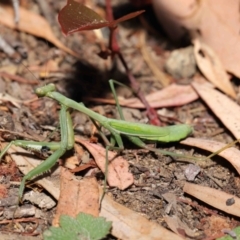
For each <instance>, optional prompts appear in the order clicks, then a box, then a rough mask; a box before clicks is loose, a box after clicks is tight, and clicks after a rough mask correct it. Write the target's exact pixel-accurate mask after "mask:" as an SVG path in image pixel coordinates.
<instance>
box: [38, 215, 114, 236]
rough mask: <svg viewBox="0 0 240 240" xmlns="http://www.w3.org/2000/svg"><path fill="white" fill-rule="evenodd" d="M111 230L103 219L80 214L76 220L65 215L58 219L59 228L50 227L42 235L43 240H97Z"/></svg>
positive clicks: (108, 223) (109, 223) (109, 224)
mask: <svg viewBox="0 0 240 240" xmlns="http://www.w3.org/2000/svg"><path fill="white" fill-rule="evenodd" d="M110 229H111V222H107V221H106V220H105V218H103V217H94V216H92V215H90V214H85V213H80V214H78V215H77V217H76V219H75V218H72V217H70V216H67V215H62V216H61V217H60V227H59V228H56V227H50V228H49V230H46V231H45V232H44V233H43V237H44V240H69V239H71V240H85V239H86V240H98V239H102V238H104V237H105V236H106V235H107V234H108V233H109V231H110Z"/></svg>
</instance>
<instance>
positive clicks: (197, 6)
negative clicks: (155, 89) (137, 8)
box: [152, 0, 240, 78]
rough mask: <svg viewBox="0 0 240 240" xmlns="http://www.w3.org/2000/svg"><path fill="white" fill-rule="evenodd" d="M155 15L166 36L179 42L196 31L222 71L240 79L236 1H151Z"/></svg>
mask: <svg viewBox="0 0 240 240" xmlns="http://www.w3.org/2000/svg"><path fill="white" fill-rule="evenodd" d="M152 1H153V6H154V8H155V12H156V16H157V17H158V18H159V21H160V22H161V23H162V25H163V27H164V28H165V30H166V31H167V33H168V34H169V35H170V36H171V37H172V38H173V39H174V40H175V41H178V40H179V39H180V38H182V37H183V36H184V35H186V31H189V32H190V33H191V32H192V31H195V32H196V30H197V33H198V38H199V39H200V40H202V41H203V42H204V43H206V44H207V45H208V46H210V47H211V48H212V49H213V50H214V52H215V53H216V55H217V56H218V57H219V59H220V61H221V62H222V64H223V66H224V69H225V70H226V71H228V72H231V73H233V74H234V75H236V76H237V77H238V78H240V68H239V62H240V39H239V27H240V23H239V17H240V13H239V1H235V0H231V1H226V0H218V2H217V4H216V0H204V1H197V0H185V1H183V2H182V4H181V5H179V4H176V1H175V0H152Z"/></svg>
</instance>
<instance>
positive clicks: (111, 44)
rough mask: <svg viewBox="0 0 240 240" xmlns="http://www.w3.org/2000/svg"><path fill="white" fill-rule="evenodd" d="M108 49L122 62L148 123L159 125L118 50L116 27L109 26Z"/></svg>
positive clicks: (108, 9)
mask: <svg viewBox="0 0 240 240" xmlns="http://www.w3.org/2000/svg"><path fill="white" fill-rule="evenodd" d="M105 2H106V13H107V20H108V21H109V22H111V21H113V14H112V7H111V2H110V0H106V1H105ZM109 49H110V50H111V51H112V57H114V56H115V55H117V56H118V57H119V59H120V61H121V62H122V64H123V66H124V68H125V70H126V73H127V76H128V79H129V82H130V85H131V88H132V89H133V91H134V93H135V94H136V95H137V96H138V98H139V99H140V100H141V101H142V103H143V104H144V106H145V107H146V110H147V115H148V117H149V120H150V123H151V124H153V125H157V126H159V125H161V122H160V120H159V118H158V115H157V112H156V111H155V109H154V108H152V107H151V106H150V105H149V103H148V102H147V100H146V98H145V96H144V95H143V93H142V92H141V91H140V86H139V84H138V82H137V81H136V79H135V77H134V76H133V75H132V73H131V71H130V70H129V68H128V66H127V63H126V61H125V59H124V57H123V55H122V54H121V52H120V48H119V45H118V42H117V38H116V28H110V37H109Z"/></svg>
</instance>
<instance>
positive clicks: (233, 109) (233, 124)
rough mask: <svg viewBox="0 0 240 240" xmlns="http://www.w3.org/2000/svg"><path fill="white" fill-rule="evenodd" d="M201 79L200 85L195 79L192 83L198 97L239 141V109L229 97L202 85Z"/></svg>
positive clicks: (206, 85)
mask: <svg viewBox="0 0 240 240" xmlns="http://www.w3.org/2000/svg"><path fill="white" fill-rule="evenodd" d="M202 80H203V79H201V83H199V82H198V80H197V78H195V79H194V82H192V86H193V87H194V88H195V90H196V92H197V93H198V94H199V95H200V97H201V98H202V99H203V100H204V101H205V102H206V104H207V105H208V106H209V107H210V108H211V110H212V111H213V112H214V113H215V115H216V116H217V117H218V118H219V119H220V121H221V122H222V123H223V124H224V125H225V126H226V127H227V128H228V129H229V131H231V132H232V134H233V135H234V136H235V137H236V138H237V139H239V138H240V128H239V123H240V107H239V105H237V104H236V103H235V102H234V101H232V100H231V99H230V98H229V97H227V96H226V95H225V94H222V93H221V92H219V91H217V90H215V89H213V88H211V87H209V85H208V84H204V83H203V81H202Z"/></svg>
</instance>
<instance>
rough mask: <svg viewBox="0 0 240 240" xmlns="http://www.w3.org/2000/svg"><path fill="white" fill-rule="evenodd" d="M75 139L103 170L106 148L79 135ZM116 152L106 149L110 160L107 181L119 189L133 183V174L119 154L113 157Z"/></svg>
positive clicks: (103, 170)
mask: <svg viewBox="0 0 240 240" xmlns="http://www.w3.org/2000/svg"><path fill="white" fill-rule="evenodd" d="M75 141H76V142H79V143H81V144H83V145H84V146H85V147H86V148H87V149H88V150H89V151H90V153H91V154H92V155H93V157H94V159H95V161H96V163H97V165H98V167H99V168H100V169H101V171H102V172H105V162H106V150H105V148H103V147H101V146H99V145H97V144H92V143H89V142H88V141H85V140H82V139H80V138H79V137H75ZM115 156H116V153H114V152H111V151H108V158H109V159H110V160H111V159H113V160H112V161H110V163H109V165H108V176H107V182H108V184H109V185H110V186H111V187H117V188H119V189H121V190H124V189H126V188H127V187H129V186H130V185H132V184H133V175H132V174H131V173H130V172H129V171H128V166H129V164H128V162H127V161H126V160H125V159H124V158H122V157H121V156H119V157H115Z"/></svg>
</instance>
